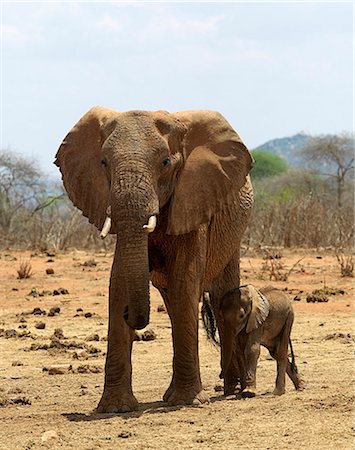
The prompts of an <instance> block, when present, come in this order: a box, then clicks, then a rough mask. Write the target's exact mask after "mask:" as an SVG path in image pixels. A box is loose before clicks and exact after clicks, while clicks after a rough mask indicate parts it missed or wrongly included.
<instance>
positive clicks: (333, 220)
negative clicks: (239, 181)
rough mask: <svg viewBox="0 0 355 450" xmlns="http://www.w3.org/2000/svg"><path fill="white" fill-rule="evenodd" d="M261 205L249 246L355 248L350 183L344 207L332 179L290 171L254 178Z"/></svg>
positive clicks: (254, 217) (248, 238)
mask: <svg viewBox="0 0 355 450" xmlns="http://www.w3.org/2000/svg"><path fill="white" fill-rule="evenodd" d="M254 191H255V204H254V208H253V212H252V218H251V221H250V224H249V227H248V229H247V231H246V234H245V237H244V240H243V244H244V245H245V242H247V244H248V246H249V247H254V248H257V247H259V248H262V247H265V246H268V247H270V246H271V247H277V246H281V247H288V248H290V247H305V248H316V249H319V248H334V247H336V248H340V247H342V248H352V247H353V242H354V190H353V186H352V184H351V183H348V184H347V185H346V186H345V187H344V192H343V196H342V206H341V207H339V206H338V204H337V189H336V186H335V185H334V183H333V181H332V180H325V179H322V178H320V177H317V176H315V175H314V174H311V173H306V172H304V173H301V172H297V171H289V172H287V173H286V174H284V175H281V176H279V177H275V178H272V179H268V180H257V181H255V182H254Z"/></svg>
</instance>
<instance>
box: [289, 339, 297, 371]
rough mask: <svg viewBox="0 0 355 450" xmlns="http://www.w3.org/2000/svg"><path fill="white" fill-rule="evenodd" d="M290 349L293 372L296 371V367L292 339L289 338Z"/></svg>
mask: <svg viewBox="0 0 355 450" xmlns="http://www.w3.org/2000/svg"><path fill="white" fill-rule="evenodd" d="M289 344H290V350H291V370H292V372H293V373H298V369H297V366H296V360H295V354H294V352H293V347H292V341H291V339H289Z"/></svg>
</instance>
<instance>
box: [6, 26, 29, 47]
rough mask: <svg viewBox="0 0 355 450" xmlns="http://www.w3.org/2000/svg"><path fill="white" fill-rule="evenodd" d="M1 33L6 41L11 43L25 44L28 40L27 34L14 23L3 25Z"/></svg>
mask: <svg viewBox="0 0 355 450" xmlns="http://www.w3.org/2000/svg"><path fill="white" fill-rule="evenodd" d="M1 34H2V37H3V39H4V42H6V43H9V44H23V43H25V42H26V41H27V36H26V34H25V33H24V32H23V31H20V29H19V28H18V27H16V26H14V25H1Z"/></svg>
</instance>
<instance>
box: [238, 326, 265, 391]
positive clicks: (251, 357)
mask: <svg viewBox="0 0 355 450" xmlns="http://www.w3.org/2000/svg"><path fill="white" fill-rule="evenodd" d="M258 331H259V330H256V331H254V332H252V333H251V335H248V338H247V342H246V345H245V349H244V359H245V388H244V389H243V391H242V396H243V397H255V394H256V367H257V364H258V359H259V355H260V337H261V336H260V333H259V332H258Z"/></svg>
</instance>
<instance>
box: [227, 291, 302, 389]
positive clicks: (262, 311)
mask: <svg viewBox="0 0 355 450" xmlns="http://www.w3.org/2000/svg"><path fill="white" fill-rule="evenodd" d="M221 313H222V320H223V322H224V327H223V329H224V332H223V336H222V342H221V344H222V346H221V347H222V355H221V356H222V358H221V362H222V376H224V393H225V395H230V394H233V393H234V386H235V382H234V380H228V378H227V377H228V373H230V371H229V370H228V367H229V365H230V364H231V360H232V353H233V350H234V346H235V351H236V355H237V360H238V366H239V372H240V383H241V389H242V396H243V397H254V396H255V390H256V379H255V377H256V366H257V362H258V358H259V355H260V345H263V346H264V347H266V348H267V349H268V350H269V352H270V355H271V356H272V357H273V358H274V359H276V361H277V378H276V387H275V390H274V394H275V395H282V394H284V393H285V374H286V372H287V375H288V376H289V377H290V378H291V380H292V382H293V384H294V386H295V388H296V389H299V390H301V389H303V381H302V379H301V377H300V375H299V374H298V371H297V367H296V364H295V357H294V354H293V349H292V344H291V339H290V334H291V328H292V323H293V318H294V313H293V308H292V305H291V303H290V301H289V299H288V298H287V297H286V295H285V294H284V293H283V292H282V291H280V290H278V289H275V288H273V287H271V286H268V287H266V288H263V289H260V291H259V290H257V289H256V288H255V287H253V286H251V285H247V286H240V287H239V288H237V289H234V290H232V291H229V292H227V294H225V296H224V297H223V299H222V303H221ZM289 344H290V350H291V357H292V359H291V362H290V361H289V360H288V356H287V354H288V345H289ZM223 374H224V375H223Z"/></svg>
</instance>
